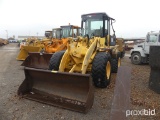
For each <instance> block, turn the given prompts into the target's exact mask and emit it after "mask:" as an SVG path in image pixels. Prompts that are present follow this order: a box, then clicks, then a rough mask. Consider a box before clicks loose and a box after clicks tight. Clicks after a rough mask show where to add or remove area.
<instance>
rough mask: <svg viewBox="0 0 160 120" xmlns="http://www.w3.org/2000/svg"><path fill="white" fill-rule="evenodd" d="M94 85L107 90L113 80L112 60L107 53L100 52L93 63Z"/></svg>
mask: <svg viewBox="0 0 160 120" xmlns="http://www.w3.org/2000/svg"><path fill="white" fill-rule="evenodd" d="M91 74H92V78H93V82H94V85H95V86H96V87H100V88H105V87H107V86H108V85H109V84H110V79H111V58H110V55H109V54H107V53H106V52H98V53H97V54H96V56H95V57H94V59H93V62H92V70H91Z"/></svg>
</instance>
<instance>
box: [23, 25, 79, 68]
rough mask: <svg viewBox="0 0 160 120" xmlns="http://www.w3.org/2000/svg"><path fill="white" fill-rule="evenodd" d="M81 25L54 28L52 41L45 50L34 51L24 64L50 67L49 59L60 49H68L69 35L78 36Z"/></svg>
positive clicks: (34, 66)
mask: <svg viewBox="0 0 160 120" xmlns="http://www.w3.org/2000/svg"><path fill="white" fill-rule="evenodd" d="M79 31H80V27H78V26H75V25H65V26H61V28H55V29H53V30H52V41H50V42H48V43H46V44H45V45H44V51H43V52H32V53H29V56H28V57H27V58H26V60H25V61H24V62H23V63H22V65H23V66H26V67H32V68H42V69H48V68H49V61H50V58H51V57H52V54H53V53H55V52H58V51H62V50H66V49H67V44H68V37H74V38H75V37H76V36H79V34H80V32H79Z"/></svg>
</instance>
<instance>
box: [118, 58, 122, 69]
mask: <svg viewBox="0 0 160 120" xmlns="http://www.w3.org/2000/svg"><path fill="white" fill-rule="evenodd" d="M120 66H121V58H120V57H119V58H118V67H120Z"/></svg>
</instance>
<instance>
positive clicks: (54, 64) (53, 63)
mask: <svg viewBox="0 0 160 120" xmlns="http://www.w3.org/2000/svg"><path fill="white" fill-rule="evenodd" d="M64 53H65V51H60V52H55V53H54V54H53V55H52V57H51V59H50V62H49V70H59V65H60V62H61V59H62V56H63V54H64Z"/></svg>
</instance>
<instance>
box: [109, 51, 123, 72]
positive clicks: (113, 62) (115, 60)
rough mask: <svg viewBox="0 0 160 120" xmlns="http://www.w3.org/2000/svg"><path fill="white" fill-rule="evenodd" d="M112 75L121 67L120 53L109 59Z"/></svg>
mask: <svg viewBox="0 0 160 120" xmlns="http://www.w3.org/2000/svg"><path fill="white" fill-rule="evenodd" d="M111 65H112V73H117V71H118V67H120V66H121V53H120V52H119V53H118V54H117V58H112V59H111Z"/></svg>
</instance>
